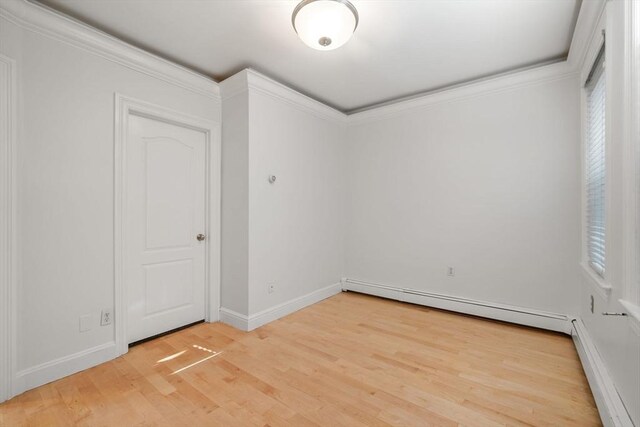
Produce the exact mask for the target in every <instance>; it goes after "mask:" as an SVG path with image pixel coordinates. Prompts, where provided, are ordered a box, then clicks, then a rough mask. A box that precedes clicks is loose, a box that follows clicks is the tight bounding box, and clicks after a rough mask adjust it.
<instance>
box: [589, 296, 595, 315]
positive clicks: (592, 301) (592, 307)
mask: <svg viewBox="0 0 640 427" xmlns="http://www.w3.org/2000/svg"><path fill="white" fill-rule="evenodd" d="M589 296H590V297H591V312H592V313H593V310H594V306H595V302H594V300H593V295H589Z"/></svg>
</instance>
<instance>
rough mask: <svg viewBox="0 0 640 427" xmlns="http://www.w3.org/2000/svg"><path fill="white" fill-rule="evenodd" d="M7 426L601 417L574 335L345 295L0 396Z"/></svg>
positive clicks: (534, 421) (187, 336)
mask: <svg viewBox="0 0 640 427" xmlns="http://www.w3.org/2000/svg"><path fill="white" fill-rule="evenodd" d="M0 424H2V425H3V426H21V425H30V426H67V425H83V426H143V425H158V426H161V425H166V426H190V427H199V426H215V425H220V426H266V425H269V426H389V425H396V426H457V425H465V426H474V427H481V426H501V425H509V426H522V425H535V426H580V427H585V426H597V425H601V424H600V420H599V418H598V413H597V410H596V408H595V404H594V401H593V397H592V395H591V392H590V390H589V386H588V384H587V381H586V379H585V376H584V373H583V371H582V368H581V366H580V363H579V361H578V356H577V354H576V351H575V348H574V346H573V343H572V341H571V339H570V338H569V337H568V336H563V335H561V334H556V333H552V332H545V331H540V330H535V329H531V328H525V327H520V326H514V325H509V324H506V323H499V322H494V321H490V320H483V319H479V318H475V317H470V316H464V315H459V314H455V313H451V312H446V311H441V310H435V309H429V308H424V307H419V306H415V305H410V304H403V303H399V302H395V301H388V300H383V299H378V298H374V297H369V296H365V295H358V294H353V293H342V294H339V295H336V296H334V297H332V298H330V299H327V300H325V301H322V302H320V303H318V304H316V305H313V306H311V307H308V308H306V309H304V310H301V311H299V312H297V313H295V314H292V315H290V316H288V317H286V318H284V319H281V320H278V321H276V322H273V323H271V324H269V325H266V326H264V327H262V328H260V329H257V330H256V331H253V332H250V333H245V332H241V331H238V330H236V329H233V328H232V327H230V326H227V325H223V324H200V325H197V326H193V327H191V328H188V329H185V330H182V331H180V332H176V333H174V334H171V335H167V336H165V337H162V338H159V339H156V340H153V341H149V342H147V343H144V344H141V345H139V346H136V347H133V348H131V349H130V351H129V353H128V354H126V355H125V356H123V357H119V358H118V359H116V360H113V361H111V362H108V363H105V364H102V365H100V366H97V367H95V368H92V369H89V370H87V371H84V372H81V373H79V374H76V375H73V376H70V377H67V378H64V379H62V380H59V381H56V382H54V383H51V384H48V385H45V386H42V387H39V388H37V389H35V390H31V391H29V392H26V393H24V394H22V395H21V396H18V397H16V398H14V399H13V400H11V401H9V402H6V403H4V404H2V405H0Z"/></svg>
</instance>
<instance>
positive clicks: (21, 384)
mask: <svg viewBox="0 0 640 427" xmlns="http://www.w3.org/2000/svg"><path fill="white" fill-rule="evenodd" d="M116 357H117V354H116V344H115V343H114V342H113V341H111V342H107V343H104V344H101V345H98V346H96V347H92V348H89V349H86V350H82V351H79V352H77V353H74V354H71V355H68V356H64V357H60V358H58V359H55V360H51V361H48V362H45V363H42V364H40V365H37V366H34V367H31V368H28V369H25V370H22V371H20V372H18V373H17V375H16V380H15V386H14V393H15V394H20V393H23V392H25V391H27V390H30V389H32V388H35V387H39V386H41V385H43V384H47V383H50V382H51V381H55V380H57V379H59V378H62V377H66V376H68V375H71V374H75V373H76V372H80V371H83V370H85V369H89V368H91V367H93V366H96V365H99V364H101V363H104V362H107V361H109V360H112V359H115V358H116Z"/></svg>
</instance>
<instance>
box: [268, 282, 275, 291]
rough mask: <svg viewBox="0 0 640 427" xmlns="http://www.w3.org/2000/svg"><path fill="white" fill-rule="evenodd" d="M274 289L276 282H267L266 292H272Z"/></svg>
mask: <svg viewBox="0 0 640 427" xmlns="http://www.w3.org/2000/svg"><path fill="white" fill-rule="evenodd" d="M275 291H276V284H275V283H267V292H268V293H270V294H272V293H274V292H275Z"/></svg>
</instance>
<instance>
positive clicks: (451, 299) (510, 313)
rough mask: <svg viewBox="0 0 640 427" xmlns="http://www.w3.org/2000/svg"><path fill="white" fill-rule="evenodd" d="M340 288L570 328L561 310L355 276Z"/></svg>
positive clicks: (541, 325) (566, 330)
mask: <svg viewBox="0 0 640 427" xmlns="http://www.w3.org/2000/svg"><path fill="white" fill-rule="evenodd" d="M343 290H346V291H353V292H360V293H364V294H368V295H376V296H379V297H383V298H388V299H394V300H398V301H402V302H409V303H412V304H418V305H424V306H427V307H435V308H440V309H443V310H449V311H455V312H459V313H466V314H472V315H474V316H480V317H486V318H489V319H494V320H501V321H504V322H510V323H516V324H519V325H526V326H533V327H535V328H541V329H548V330H551V331H556V332H563V333H565V334H569V333H570V332H571V323H570V319H569V317H567V316H566V315H564V314H558V313H550V312H547V311H542V310H535V309H531V308H525V307H518V306H513V305H508V304H499V303H494V302H488V301H480V300H475V299H469V298H462V297H456V296H451V295H443V294H436V293H431V292H424V291H420V290H417V289H411V288H401V287H397V286H390V285H383V284H378V283H371V282H365V281H362V280H355V279H346V281H345V282H344V287H343Z"/></svg>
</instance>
